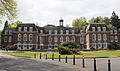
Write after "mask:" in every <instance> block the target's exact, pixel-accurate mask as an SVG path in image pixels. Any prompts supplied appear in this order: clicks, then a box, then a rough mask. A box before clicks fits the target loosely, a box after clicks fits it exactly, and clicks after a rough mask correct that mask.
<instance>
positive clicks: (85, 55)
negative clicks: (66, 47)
mask: <svg viewBox="0 0 120 71" xmlns="http://www.w3.org/2000/svg"><path fill="white" fill-rule="evenodd" d="M53 53H54V58H59V53H58V52H51V53H50V54H48V55H47V58H52V54H53ZM83 56H84V57H107V56H104V55H95V54H91V53H84V52H82V54H81V55H75V57H76V58H81V57H83ZM65 57H66V55H61V58H65ZM44 58H46V56H45V57H44ZM67 58H73V55H67Z"/></svg>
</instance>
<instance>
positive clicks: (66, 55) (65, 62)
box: [65, 55, 67, 63]
mask: <svg viewBox="0 0 120 71" xmlns="http://www.w3.org/2000/svg"><path fill="white" fill-rule="evenodd" d="M65 63H67V55H66V57H65Z"/></svg>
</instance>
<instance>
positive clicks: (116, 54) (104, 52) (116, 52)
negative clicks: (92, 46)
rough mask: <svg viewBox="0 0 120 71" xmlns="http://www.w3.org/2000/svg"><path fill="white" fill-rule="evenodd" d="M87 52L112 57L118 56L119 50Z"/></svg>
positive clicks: (119, 54)
mask: <svg viewBox="0 0 120 71" xmlns="http://www.w3.org/2000/svg"><path fill="white" fill-rule="evenodd" d="M87 52H91V53H97V54H104V55H112V56H120V50H99V51H87Z"/></svg>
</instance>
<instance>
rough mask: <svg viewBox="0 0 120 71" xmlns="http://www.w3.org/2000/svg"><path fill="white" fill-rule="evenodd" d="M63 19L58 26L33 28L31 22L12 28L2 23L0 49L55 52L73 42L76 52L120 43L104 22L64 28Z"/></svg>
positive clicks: (34, 26) (119, 38)
mask: <svg viewBox="0 0 120 71" xmlns="http://www.w3.org/2000/svg"><path fill="white" fill-rule="evenodd" d="M63 22H64V20H63V19H60V20H59V26H55V25H47V26H44V27H39V26H36V25H35V24H34V23H22V24H19V25H18V26H17V27H16V28H10V27H8V22H5V26H4V30H3V32H2V40H1V41H2V42H1V43H2V48H5V47H6V46H9V47H12V48H14V49H18V50H31V49H32V48H34V49H36V50H57V49H58V48H59V44H60V43H61V42H63V41H71V40H72V41H75V42H76V43H77V44H78V46H79V50H86V49H99V48H100V49H101V48H111V45H112V43H114V42H115V43H118V42H120V36H119V33H118V32H117V29H116V28H115V27H113V28H108V27H107V26H106V24H104V23H91V24H89V25H88V26H85V27H81V28H75V27H64V26H63Z"/></svg>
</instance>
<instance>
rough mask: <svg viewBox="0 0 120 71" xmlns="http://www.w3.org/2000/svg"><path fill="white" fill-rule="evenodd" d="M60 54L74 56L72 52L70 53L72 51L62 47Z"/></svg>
mask: <svg viewBox="0 0 120 71" xmlns="http://www.w3.org/2000/svg"><path fill="white" fill-rule="evenodd" d="M59 50H60V54H73V52H72V51H70V49H69V48H68V47H60V48H59Z"/></svg>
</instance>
